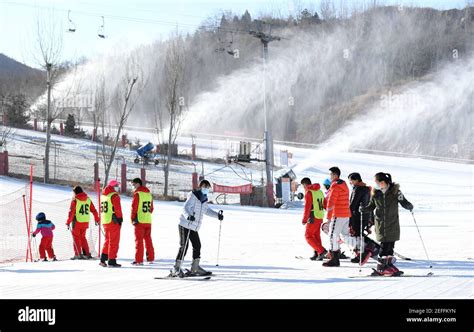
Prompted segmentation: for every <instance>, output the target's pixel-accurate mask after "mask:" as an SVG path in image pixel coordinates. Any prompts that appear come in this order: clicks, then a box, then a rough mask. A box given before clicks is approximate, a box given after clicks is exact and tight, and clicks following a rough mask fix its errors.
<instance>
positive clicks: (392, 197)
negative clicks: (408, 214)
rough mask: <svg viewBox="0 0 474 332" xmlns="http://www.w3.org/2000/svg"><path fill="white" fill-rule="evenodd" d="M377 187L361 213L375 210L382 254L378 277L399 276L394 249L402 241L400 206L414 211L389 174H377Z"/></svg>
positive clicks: (377, 272)
mask: <svg viewBox="0 0 474 332" xmlns="http://www.w3.org/2000/svg"><path fill="white" fill-rule="evenodd" d="M375 184H376V187H375V189H374V191H373V193H372V197H371V199H370V202H369V204H368V205H367V206H365V207H363V206H361V207H360V208H359V211H360V212H361V213H368V212H372V211H374V210H375V235H376V239H377V241H380V246H381V248H380V252H379V259H378V262H379V264H377V271H375V272H374V273H375V274H378V275H386V276H392V275H399V274H401V273H403V272H401V271H399V270H398V268H397V267H396V266H395V265H394V263H395V257H394V256H393V249H394V247H395V242H396V241H398V240H400V221H399V217H398V204H400V205H401V206H402V207H403V208H405V209H407V210H410V211H412V210H413V204H411V203H410V202H409V201H408V200H407V199H406V198H405V196H404V195H403V194H402V192H401V191H400V185H399V184H397V183H394V182H392V176H391V175H390V174H388V173H383V172H380V173H377V174H375Z"/></svg>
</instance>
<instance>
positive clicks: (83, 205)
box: [66, 186, 99, 259]
mask: <svg viewBox="0 0 474 332" xmlns="http://www.w3.org/2000/svg"><path fill="white" fill-rule="evenodd" d="M72 191H73V193H74V196H73V198H72V201H71V205H70V208H69V217H68V220H67V222H66V226H67V228H68V229H69V228H70V227H72V232H71V233H72V237H73V242H74V257H72V259H91V258H92V256H91V252H90V250H89V244H88V243H87V239H86V232H87V229H88V228H89V221H90V218H91V213H92V214H93V216H94V220H95V224H96V225H99V214H98V213H97V210H96V209H95V206H94V204H93V203H92V200H91V199H90V198H89V196H87V194H86V193H85V192H84V191H83V190H82V188H81V187H80V186H75V187H74V188H73V190H72ZM71 224H72V226H71Z"/></svg>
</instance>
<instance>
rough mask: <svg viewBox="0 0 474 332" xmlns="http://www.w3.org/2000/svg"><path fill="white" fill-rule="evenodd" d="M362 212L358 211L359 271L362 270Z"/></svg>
mask: <svg viewBox="0 0 474 332" xmlns="http://www.w3.org/2000/svg"><path fill="white" fill-rule="evenodd" d="M362 216H363V214H362V212H361V213H360V234H359V241H360V242H359V243H360V244H359V272H362V254H363V253H364V234H363V233H364V225H363V222H362V219H363V217H362Z"/></svg>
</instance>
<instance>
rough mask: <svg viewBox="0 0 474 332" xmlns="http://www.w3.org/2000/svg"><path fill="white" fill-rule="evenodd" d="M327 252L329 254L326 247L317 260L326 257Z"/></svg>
mask: <svg viewBox="0 0 474 332" xmlns="http://www.w3.org/2000/svg"><path fill="white" fill-rule="evenodd" d="M327 254H328V252H327V250H326V249H324V251H323V252H322V253H320V254H319V255H318V258H316V260H317V261H322V260H323V259H324V258H326V255H327Z"/></svg>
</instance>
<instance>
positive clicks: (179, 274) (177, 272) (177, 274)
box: [168, 260, 184, 278]
mask: <svg viewBox="0 0 474 332" xmlns="http://www.w3.org/2000/svg"><path fill="white" fill-rule="evenodd" d="M182 263H183V261H181V260H176V262H175V263H174V266H173V268H172V269H171V270H170V274H169V275H168V277H173V278H183V277H184V272H183V270H181V264H182Z"/></svg>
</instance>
